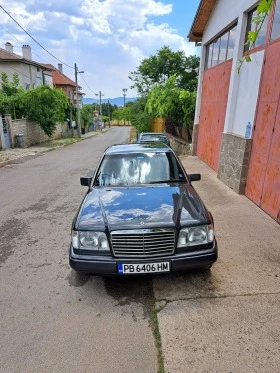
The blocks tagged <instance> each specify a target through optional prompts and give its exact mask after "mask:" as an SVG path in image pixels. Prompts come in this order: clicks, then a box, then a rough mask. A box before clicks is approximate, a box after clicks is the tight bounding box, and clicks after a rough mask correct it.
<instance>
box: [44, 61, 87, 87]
mask: <svg viewBox="0 0 280 373" xmlns="http://www.w3.org/2000/svg"><path fill="white" fill-rule="evenodd" d="M44 66H46V67H48V68H49V69H51V70H52V76H53V84H54V85H56V86H58V85H70V86H72V87H76V83H75V82H74V81H73V80H71V79H70V78H68V77H67V76H66V75H64V74H63V73H61V72H60V71H59V70H58V69H57V68H55V67H54V66H53V65H51V64H44ZM78 87H79V88H82V87H81V86H79V85H78Z"/></svg>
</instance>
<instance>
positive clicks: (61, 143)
mask: <svg viewBox="0 0 280 373" xmlns="http://www.w3.org/2000/svg"><path fill="white" fill-rule="evenodd" d="M78 141H81V139H80V138H78V137H65V138H61V139H57V140H51V141H46V142H44V143H42V144H41V146H43V147H46V148H54V147H56V146H66V145H71V144H74V143H75V142H78Z"/></svg>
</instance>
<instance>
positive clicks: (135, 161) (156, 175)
mask: <svg viewBox="0 0 280 373" xmlns="http://www.w3.org/2000/svg"><path fill="white" fill-rule="evenodd" d="M172 181H173V182H175V181H176V182H178V181H186V179H185V176H184V173H183V171H182V168H181V166H180V164H179V163H178V161H177V159H176V157H175V156H174V154H173V153H171V152H147V153H128V154H110V155H106V156H105V157H104V158H103V161H102V162H101V165H100V167H99V170H98V172H97V175H96V178H95V180H94V185H95V186H118V185H133V184H154V183H164V182H172Z"/></svg>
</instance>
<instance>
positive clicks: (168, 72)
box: [129, 46, 199, 96]
mask: <svg viewBox="0 0 280 373" xmlns="http://www.w3.org/2000/svg"><path fill="white" fill-rule="evenodd" d="M198 67H199V57H198V56H189V57H187V56H186V55H185V53H184V52H183V51H177V52H173V51H172V50H171V49H170V48H169V47H168V46H163V47H162V48H161V49H160V50H158V51H157V54H156V55H153V56H150V57H149V58H145V59H144V60H142V61H141V63H140V65H139V67H138V68H137V70H136V71H133V72H130V73H129V79H130V80H131V81H132V82H133V85H132V87H131V88H136V90H137V91H138V94H139V95H140V96H143V95H144V96H145V95H147V93H148V92H149V91H150V90H151V88H152V87H153V86H154V85H156V84H164V83H165V82H166V80H167V79H168V78H169V77H171V76H172V75H174V74H176V76H177V80H176V84H177V86H178V87H180V88H182V89H186V90H188V91H190V92H194V91H195V90H196V87H197V78H198Z"/></svg>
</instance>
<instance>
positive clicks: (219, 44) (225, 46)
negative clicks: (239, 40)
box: [205, 25, 236, 69]
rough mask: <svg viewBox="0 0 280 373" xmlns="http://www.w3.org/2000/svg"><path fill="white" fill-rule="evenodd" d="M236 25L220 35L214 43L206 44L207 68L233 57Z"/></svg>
mask: <svg viewBox="0 0 280 373" xmlns="http://www.w3.org/2000/svg"><path fill="white" fill-rule="evenodd" d="M235 34H236V25H234V26H233V27H231V28H230V29H228V30H227V31H226V32H224V33H223V34H222V35H220V36H218V37H217V38H216V39H215V40H214V41H213V42H212V43H210V44H208V45H207V46H206V60H205V61H206V64H205V69H208V68H209V67H212V66H216V65H218V64H220V63H223V62H225V61H227V60H230V59H231V58H232V57H233V49H234V42H235Z"/></svg>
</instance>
